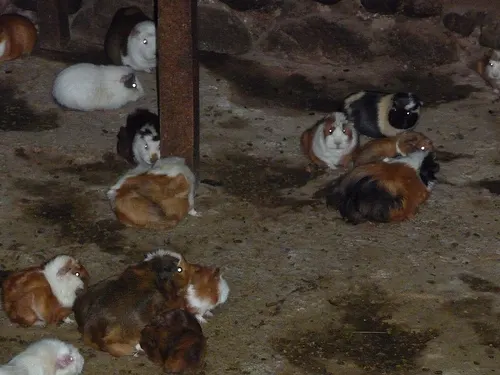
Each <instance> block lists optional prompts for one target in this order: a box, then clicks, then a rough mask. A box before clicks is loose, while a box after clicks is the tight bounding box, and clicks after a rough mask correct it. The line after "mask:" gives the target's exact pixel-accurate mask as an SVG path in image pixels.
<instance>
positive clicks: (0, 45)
mask: <svg viewBox="0 0 500 375" xmlns="http://www.w3.org/2000/svg"><path fill="white" fill-rule="evenodd" d="M6 48H7V41H6V40H4V41H3V42H1V43H0V57H2V56H3V54H4V53H5V49H6Z"/></svg>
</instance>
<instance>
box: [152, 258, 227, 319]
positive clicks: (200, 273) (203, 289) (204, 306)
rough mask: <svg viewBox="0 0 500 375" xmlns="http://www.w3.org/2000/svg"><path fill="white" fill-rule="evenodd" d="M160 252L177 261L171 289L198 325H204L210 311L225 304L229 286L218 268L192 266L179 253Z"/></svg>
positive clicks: (210, 314) (210, 313)
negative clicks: (177, 269) (177, 268)
mask: <svg viewBox="0 0 500 375" xmlns="http://www.w3.org/2000/svg"><path fill="white" fill-rule="evenodd" d="M160 251H162V252H163V253H164V254H169V255H171V256H172V257H176V258H177V259H178V260H179V262H178V263H177V266H178V267H179V272H178V273H176V274H174V276H173V277H172V280H171V283H172V284H173V285H174V287H173V288H171V289H173V290H176V291H177V294H178V296H179V297H181V298H182V299H183V301H184V303H183V305H184V308H185V309H186V310H187V311H188V312H190V313H192V314H194V315H195V316H196V318H197V319H198V321H199V322H200V323H206V322H207V320H206V319H205V317H210V316H212V312H211V311H212V310H213V309H214V308H215V307H217V306H219V305H221V304H223V303H225V302H226V301H227V298H228V296H229V285H228V284H227V282H226V280H225V279H224V278H223V277H222V274H221V271H220V268H218V267H209V266H202V265H199V264H192V263H189V262H187V261H186V259H185V258H184V257H183V256H182V255H181V254H179V253H175V252H172V251H168V250H160Z"/></svg>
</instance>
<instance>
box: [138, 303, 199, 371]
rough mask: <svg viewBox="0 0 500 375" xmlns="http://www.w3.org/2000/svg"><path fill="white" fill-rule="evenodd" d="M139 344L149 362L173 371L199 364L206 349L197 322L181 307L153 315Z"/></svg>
mask: <svg viewBox="0 0 500 375" xmlns="http://www.w3.org/2000/svg"><path fill="white" fill-rule="evenodd" d="M139 344H140V346H141V348H142V350H143V351H144V353H145V354H146V355H147V357H148V358H149V360H150V361H151V362H153V363H156V364H158V365H160V366H162V367H163V370H164V371H165V372H174V373H179V372H184V371H186V370H193V369H196V368H199V367H201V364H202V361H203V358H204V355H205V350H206V339H205V337H204V336H203V332H202V329H201V326H200V323H198V320H197V319H196V318H195V317H194V316H193V315H192V314H191V313H189V312H187V311H185V310H182V309H174V310H170V311H164V312H163V313H161V314H159V315H157V316H156V317H154V318H153V320H152V321H151V322H150V323H149V324H148V325H146V327H144V329H143V330H142V332H141V341H140V343H139Z"/></svg>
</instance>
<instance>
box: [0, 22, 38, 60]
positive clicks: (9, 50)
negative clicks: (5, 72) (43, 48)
mask: <svg viewBox="0 0 500 375" xmlns="http://www.w3.org/2000/svg"><path fill="white" fill-rule="evenodd" d="M37 33H38V32H37V29H36V27H35V25H33V23H32V22H31V21H30V20H29V19H28V18H26V17H23V16H20V15H19V14H3V15H1V16H0V61H9V60H15V59H17V58H19V57H21V56H25V55H29V54H30V53H31V51H33V48H34V47H35V44H36V40H37Z"/></svg>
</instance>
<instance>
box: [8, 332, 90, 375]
mask: <svg viewBox="0 0 500 375" xmlns="http://www.w3.org/2000/svg"><path fill="white" fill-rule="evenodd" d="M84 362H85V361H84V359H83V357H82V355H81V354H80V351H79V350H78V349H77V348H75V347H74V346H73V345H71V344H69V343H67V342H64V341H61V340H58V339H54V338H46V339H42V340H39V341H36V342H34V343H32V344H30V345H29V346H28V347H27V348H26V349H25V350H24V351H22V352H21V353H19V354H18V355H16V356H15V357H14V358H12V359H11V360H10V361H9V362H8V363H7V364H5V365H3V366H0V375H79V374H81V373H82V371H83V365H84Z"/></svg>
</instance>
